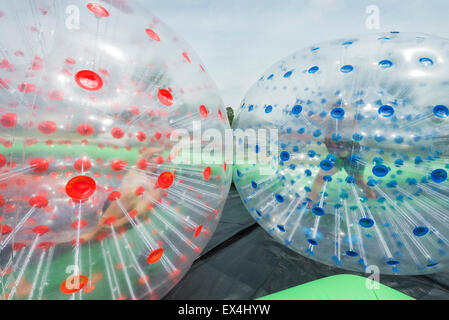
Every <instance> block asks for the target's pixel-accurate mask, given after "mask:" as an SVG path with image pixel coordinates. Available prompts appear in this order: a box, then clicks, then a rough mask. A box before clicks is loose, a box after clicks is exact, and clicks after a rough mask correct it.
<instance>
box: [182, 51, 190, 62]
mask: <svg viewBox="0 0 449 320" xmlns="http://www.w3.org/2000/svg"><path fill="white" fill-rule="evenodd" d="M182 56H183V57H184V58H185V59H186V60H187V62H188V63H191V61H190V58H189V55H188V54H187V52H183V53H182Z"/></svg>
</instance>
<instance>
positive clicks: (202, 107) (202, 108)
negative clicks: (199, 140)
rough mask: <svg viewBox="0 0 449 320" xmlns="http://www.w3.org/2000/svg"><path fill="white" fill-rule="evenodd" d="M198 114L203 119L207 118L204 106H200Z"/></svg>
mask: <svg viewBox="0 0 449 320" xmlns="http://www.w3.org/2000/svg"><path fill="white" fill-rule="evenodd" d="M200 114H201V115H202V116H203V117H204V118H207V109H206V107H205V106H200Z"/></svg>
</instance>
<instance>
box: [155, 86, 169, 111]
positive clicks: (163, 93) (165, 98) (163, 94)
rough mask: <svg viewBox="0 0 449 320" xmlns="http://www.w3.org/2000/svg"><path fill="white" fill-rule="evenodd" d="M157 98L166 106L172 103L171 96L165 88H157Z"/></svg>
mask: <svg viewBox="0 0 449 320" xmlns="http://www.w3.org/2000/svg"><path fill="white" fill-rule="evenodd" d="M157 98H158V99H159V101H160V102H161V103H162V104H163V105H165V106H167V107H170V106H171V105H172V104H173V96H172V94H171V93H170V91H168V90H167V89H159V91H158V93H157Z"/></svg>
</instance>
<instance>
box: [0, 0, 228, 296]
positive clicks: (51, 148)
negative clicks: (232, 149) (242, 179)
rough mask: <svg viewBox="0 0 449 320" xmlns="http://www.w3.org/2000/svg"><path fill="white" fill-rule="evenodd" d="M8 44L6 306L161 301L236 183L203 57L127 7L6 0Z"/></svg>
mask: <svg viewBox="0 0 449 320" xmlns="http://www.w3.org/2000/svg"><path fill="white" fill-rule="evenodd" d="M0 45H1V48H2V50H1V51H0V143H1V144H0V237H1V242H0V250H1V251H0V272H1V276H2V277H3V281H2V286H1V288H0V289H1V298H3V299H73V298H74V299H81V298H83V299H125V298H126V299H139V298H151V299H157V298H161V297H163V296H164V295H165V294H166V293H167V292H168V291H169V290H170V289H171V288H172V287H173V286H174V285H175V284H176V283H177V282H178V281H179V280H180V278H181V277H182V276H183V275H184V274H185V272H186V271H187V270H188V268H189V266H190V265H191V264H192V262H193V261H194V259H195V258H196V257H198V255H199V254H200V252H201V251H202V249H203V248H204V246H205V245H206V243H207V242H208V240H209V239H210V237H211V236H212V234H213V232H214V230H215V227H216V225H217V222H218V219H219V217H220V213H221V211H222V208H223V204H224V202H225V199H226V195H227V192H228V189H229V185H230V180H231V169H230V168H229V166H227V165H226V159H225V158H224V157H222V156H220V155H219V154H213V155H212V156H211V155H209V157H208V158H207V160H204V161H201V159H202V158H201V152H202V149H203V147H205V146H207V145H209V144H210V143H211V142H210V141H208V138H207V137H206V138H204V137H203V138H202V137H201V136H200V137H199V138H198V137H196V136H195V133H194V127H195V126H201V130H202V132H205V131H207V130H211V129H213V131H214V132H215V133H217V132H218V133H219V134H222V135H223V136H224V131H225V129H227V128H228V122H227V118H226V115H225V111H224V109H223V106H222V102H221V100H220V97H219V95H218V92H217V89H216V87H215V85H214V84H213V82H212V80H211V78H210V77H209V76H208V75H207V73H206V71H205V69H204V67H203V65H202V63H201V62H200V60H199V58H198V57H197V56H196V54H195V53H194V52H193V51H192V50H191V49H190V47H189V46H188V45H187V44H186V43H185V42H184V41H182V40H181V39H180V38H179V37H177V36H176V35H175V34H174V33H173V32H172V31H171V30H169V29H168V28H167V27H166V26H165V25H164V24H163V23H162V22H160V21H159V20H158V19H157V18H156V17H154V16H153V15H151V14H150V13H148V12H147V11H146V10H143V9H142V8H140V7H137V6H135V4H133V3H132V2H131V1H126V0H113V1H96V2H91V1H76V2H74V1H63V0H57V1H56V0H55V1H52V0H45V1H44V0H43V1H39V0H34V1H26V2H25V1H14V2H5V1H4V2H2V4H1V5H0ZM180 137H187V139H186V140H187V141H188V142H191V143H192V144H194V145H196V146H197V147H196V148H195V147H191V148H187V149H186V148H181V147H180V145H179V141H180ZM216 143H217V142H215V144H216ZM183 146H185V143H184V144H183ZM186 150H187V152H186ZM198 156H199V159H200V161H198V160H196V161H195V159H198ZM203 159H204V157H203ZM189 160H190V162H189ZM229 160H231V159H228V161H229Z"/></svg>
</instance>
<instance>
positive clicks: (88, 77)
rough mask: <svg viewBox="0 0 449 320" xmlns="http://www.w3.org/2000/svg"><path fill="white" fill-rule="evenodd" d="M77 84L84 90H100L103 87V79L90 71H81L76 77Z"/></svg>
mask: <svg viewBox="0 0 449 320" xmlns="http://www.w3.org/2000/svg"><path fill="white" fill-rule="evenodd" d="M75 81H76V83H77V84H78V85H79V86H80V87H81V88H83V89H85V90H89V91H96V90H100V89H101V88H102V87H103V80H102V79H101V77H100V76H99V75H98V74H97V73H95V72H93V71H90V70H81V71H79V72H78V73H77V74H76V75H75Z"/></svg>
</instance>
